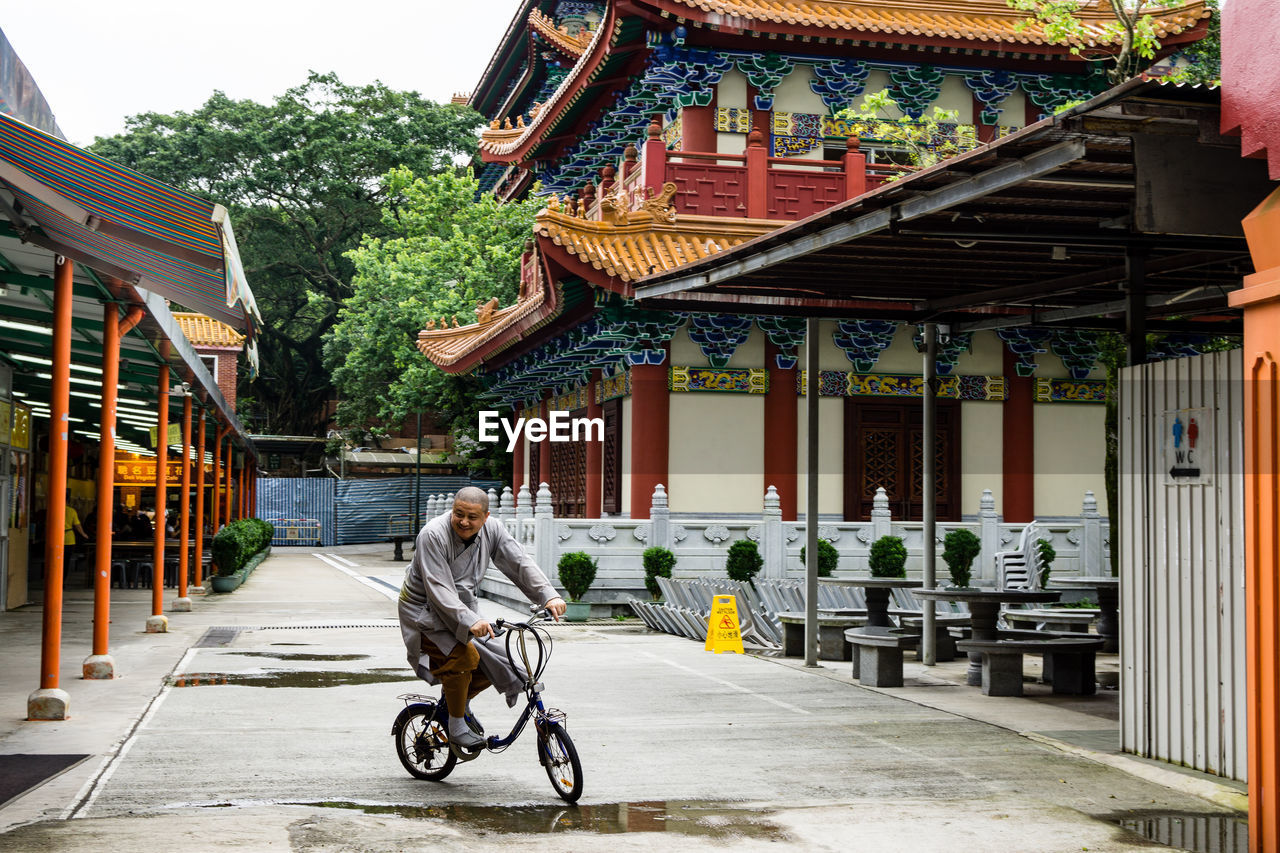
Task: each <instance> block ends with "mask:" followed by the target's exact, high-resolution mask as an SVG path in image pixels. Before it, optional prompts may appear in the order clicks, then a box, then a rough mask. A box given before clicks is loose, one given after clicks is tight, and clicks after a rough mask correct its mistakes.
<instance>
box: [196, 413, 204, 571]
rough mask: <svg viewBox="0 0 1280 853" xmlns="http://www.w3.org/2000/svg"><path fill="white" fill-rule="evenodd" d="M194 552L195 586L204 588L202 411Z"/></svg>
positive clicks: (198, 446)
mask: <svg viewBox="0 0 1280 853" xmlns="http://www.w3.org/2000/svg"><path fill="white" fill-rule="evenodd" d="M195 527H196V552H195V585H196V586H204V577H203V574H204V409H201V410H200V426H199V428H198V430H197V432H196V524H195Z"/></svg>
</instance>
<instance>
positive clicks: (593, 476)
mask: <svg viewBox="0 0 1280 853" xmlns="http://www.w3.org/2000/svg"><path fill="white" fill-rule="evenodd" d="M599 384H600V371H599V370H593V371H591V381H590V382H588V383H587V417H588V418H590V419H592V420H595V419H597V418H598V419H599V420H600V422H601V423H603V422H604V407H603V406H601V405H600V404H599V403H598V402H596V394H597V393H598V391H599V387H598V386H599ZM590 435H592V436H593V438H592V440H591V441H588V442H587V483H586V486H587V510H586V511H587V518H599V517H600V513H601V506H602V501H603V499H604V441H603V440H602V441H596V440H594V433H591V434H590ZM600 438H601V439H603V438H604V430H601V431H600Z"/></svg>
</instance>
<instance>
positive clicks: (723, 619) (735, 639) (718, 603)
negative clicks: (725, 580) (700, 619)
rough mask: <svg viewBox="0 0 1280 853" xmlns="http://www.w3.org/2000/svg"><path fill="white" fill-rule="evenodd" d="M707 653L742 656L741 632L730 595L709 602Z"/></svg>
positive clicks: (734, 605) (735, 607)
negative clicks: (725, 653)
mask: <svg viewBox="0 0 1280 853" xmlns="http://www.w3.org/2000/svg"><path fill="white" fill-rule="evenodd" d="M706 650H707V651H709V652H715V653H716V654H719V653H720V652H737V653H738V654H742V653H743V651H742V631H741V630H739V628H738V605H737V604H735V603H734V600H733V596H732V595H717V596H716V597H715V598H713V599H712V600H711V615H710V616H709V617H707V645H706Z"/></svg>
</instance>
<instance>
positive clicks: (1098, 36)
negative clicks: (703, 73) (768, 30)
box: [661, 0, 1210, 46]
mask: <svg viewBox="0 0 1280 853" xmlns="http://www.w3.org/2000/svg"><path fill="white" fill-rule="evenodd" d="M661 5H663V6H664V7H668V8H670V7H678V6H685V7H689V8H690V9H691V10H692V9H698V10H701V11H702V12H706V13H711V14H713V15H715V16H718V17H719V18H720V20H721V21H722V22H723V23H725V24H734V23H736V24H737V25H738V26H745V25H747V24H748V23H772V24H792V25H796V26H800V27H818V28H821V29H829V30H843V31H849V32H861V33H879V34H885V35H891V36H892V35H898V36H925V37H929V38H946V39H962V40H966V41H979V42H1008V43H1015V44H1034V45H1047V44H1050V42H1049V40H1048V39H1047V37H1046V36H1045V32H1044V28H1043V27H1041V26H1038V25H1036V26H1028V27H1026V28H1025V29H1023V30H1022V31H1019V30H1018V28H1017V25H1018V24H1019V23H1021V22H1023V21H1025V20H1026V19H1027V15H1026V13H1024V12H1018V11H1015V10H1013V9H1010V8H1009V6H1008V4H1007V3H1005V2H1004V0H826V2H821V3H807V2H794V0H666V2H662V3H661ZM1076 15H1077V17H1079V18H1080V19H1081V21H1082V22H1083V23H1084V24H1085V26H1086V27H1087V28H1088V29H1089V30H1090V31H1091V32H1093V33H1095V40H1094V41H1091V42H1090V45H1091V46H1093V45H1099V44H1106V43H1108V42H1109V41H1111V40H1112V39H1111V38H1110V37H1109V36H1108V35H1106V34H1105V33H1104V29H1103V27H1104V24H1106V23H1107V22H1114V21H1115V16H1114V15H1112V14H1111V13H1110V11H1109V9H1108V8H1107V4H1106V3H1099V4H1096V5H1093V6H1090V5H1089V4H1084V7H1083V8H1081V9H1080V10H1079V11H1078V12H1077V13H1076ZM1209 15H1210V12H1209V10H1208V9H1207V8H1206V7H1205V4H1204V2H1203V0H1196V2H1190V3H1186V4H1185V5H1182V6H1179V7H1178V8H1175V9H1167V10H1166V9H1161V10H1154V14H1153V24H1154V27H1155V34H1156V36H1157V37H1158V38H1165V37H1167V36H1170V35H1176V34H1178V33H1180V32H1182V31H1183V30H1186V29H1188V28H1190V27H1193V26H1195V25H1196V23H1197V22H1199V21H1200V19H1202V18H1207V17H1209ZM734 18H736V19H738V21H740V22H741V23H737V22H734V21H732V20H726V19H734Z"/></svg>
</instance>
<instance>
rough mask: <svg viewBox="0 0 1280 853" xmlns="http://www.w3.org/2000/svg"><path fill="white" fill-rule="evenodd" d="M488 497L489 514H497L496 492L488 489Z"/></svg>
mask: <svg viewBox="0 0 1280 853" xmlns="http://www.w3.org/2000/svg"><path fill="white" fill-rule="evenodd" d="M488 495H489V512H497V511H498V490H497V489H490V490H489V492H488Z"/></svg>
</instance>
